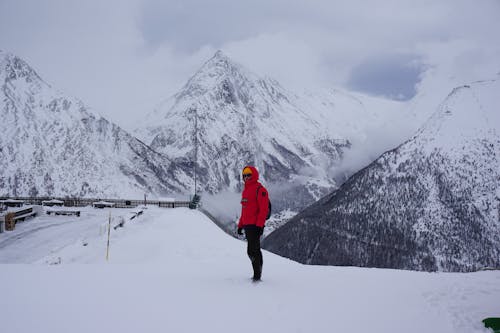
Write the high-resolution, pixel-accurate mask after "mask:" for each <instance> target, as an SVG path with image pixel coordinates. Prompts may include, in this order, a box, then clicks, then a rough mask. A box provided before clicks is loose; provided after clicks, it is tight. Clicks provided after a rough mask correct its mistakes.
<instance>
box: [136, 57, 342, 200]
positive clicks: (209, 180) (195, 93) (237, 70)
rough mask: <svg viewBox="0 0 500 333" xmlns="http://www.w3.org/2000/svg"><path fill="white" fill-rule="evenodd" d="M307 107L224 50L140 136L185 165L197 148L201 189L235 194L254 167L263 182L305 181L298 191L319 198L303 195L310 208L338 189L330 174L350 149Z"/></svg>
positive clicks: (151, 117) (152, 116) (153, 117)
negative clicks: (245, 172)
mask: <svg viewBox="0 0 500 333" xmlns="http://www.w3.org/2000/svg"><path fill="white" fill-rule="evenodd" d="M308 104H309V103H306V102H302V103H301V102H300V101H299V99H298V97H297V96H296V95H295V94H293V93H291V92H289V91H287V90H286V89H284V88H283V87H282V86H281V85H280V84H279V83H278V82H277V81H276V80H272V79H268V78H261V77H259V76H258V75H256V74H254V73H252V72H251V71H249V70H247V69H246V68H245V67H243V66H242V65H239V64H237V63H235V62H233V61H232V60H231V59H229V58H228V57H227V56H226V55H224V54H223V53H222V52H220V51H219V52H217V53H216V54H215V55H214V56H213V57H212V58H211V59H209V60H208V61H207V62H206V63H204V64H203V65H202V66H201V68H200V69H199V70H198V71H197V72H196V73H195V74H194V75H193V76H192V77H191V78H190V79H189V81H188V82H187V83H186V85H185V86H184V87H183V88H182V89H181V91H180V92H178V93H177V94H175V95H174V96H172V97H171V98H170V99H168V100H167V101H166V102H165V103H163V104H162V105H161V106H160V107H159V108H157V109H156V110H155V111H154V112H152V113H151V114H149V115H148V117H147V119H146V121H145V124H143V125H142V126H141V128H140V129H139V130H138V135H139V136H140V137H142V138H143V139H144V142H146V143H151V146H152V148H153V149H155V150H157V151H159V152H162V153H164V154H166V155H167V156H169V157H170V158H172V159H174V160H177V161H178V162H179V163H181V160H184V162H183V163H184V164H186V160H187V161H193V160H194V156H195V141H196V142H197V143H198V151H197V156H198V164H199V170H202V171H203V175H202V176H201V179H200V184H202V185H201V186H203V190H206V191H208V192H211V193H216V192H219V191H221V190H226V189H230V190H235V189H238V188H239V187H240V186H241V183H240V179H239V175H240V172H241V168H242V167H243V166H244V165H245V164H254V165H256V166H258V167H259V168H260V170H261V176H262V180H263V181H264V182H266V181H267V182H277V183H279V182H282V181H284V180H286V181H287V183H290V182H291V183H294V181H295V180H297V179H299V178H300V182H302V184H301V185H300V186H301V188H302V189H303V188H304V183H307V186H308V187H309V188H310V189H311V191H310V192H311V193H312V192H314V195H311V194H310V193H309V194H305V193H306V192H308V191H304V190H302V192H304V193H301V195H303V196H305V197H308V202H311V201H312V199H313V198H314V199H317V198H319V197H320V196H321V195H324V194H325V193H326V191H327V190H328V189H332V188H334V187H335V182H334V180H332V179H331V177H328V176H327V175H326V170H327V169H328V168H329V167H331V166H333V165H334V164H336V163H338V162H339V160H340V159H341V157H342V154H343V151H344V150H345V149H347V148H348V146H349V142H348V140H346V139H345V138H344V137H342V136H340V135H336V133H332V131H329V130H328V124H327V122H319V121H317V120H316V118H314V117H313V116H312V112H311V111H310V110H309V108H308ZM318 113H319V112H318ZM195 133H196V134H195ZM195 137H196V140H195ZM304 170H307V172H306V174H307V176H304V175H303V174H302V173H303V172H305V171H304ZM311 175H314V176H311ZM297 181H298V180H297ZM289 192H290V191H289ZM285 200H286V199H284V201H285ZM288 201H292V200H288ZM296 201H302V199H298V200H296ZM276 207H278V206H276Z"/></svg>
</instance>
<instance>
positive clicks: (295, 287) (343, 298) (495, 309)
mask: <svg viewBox="0 0 500 333" xmlns="http://www.w3.org/2000/svg"><path fill="white" fill-rule="evenodd" d="M111 212H112V214H122V215H124V214H126V211H125V210H119V209H114V210H111ZM108 214H109V210H105V209H104V210H94V209H86V210H84V211H83V212H82V216H81V217H80V218H77V217H64V216H60V217H50V218H48V217H38V218H35V219H33V220H31V221H27V222H24V223H21V224H18V227H16V230H15V231H13V232H6V233H3V234H0V263H2V264H0V308H1V311H0V331H2V332H9V333H10V332H85V333H88V332H93V333H95V332H134V333H137V332H217V333H220V332H238V333H241V332H252V333H254V332H371V333H378V332H380V333H382V332H383V333H387V332H415V333H417V332H418V333H422V332H450V333H451V332H453V333H457V332H464V333H465V332H467V333H470V332H489V331H488V330H486V329H485V328H483V327H482V323H481V320H482V319H483V318H485V317H492V316H496V317H498V316H500V272H498V271H488V272H477V273H467V274H462V273H461V274H458V273H424V272H410V271H398V270H389V269H366V268H354V267H324V266H306V265H301V264H298V263H295V262H292V261H290V260H287V259H284V258H281V257H278V256H275V255H273V254H271V253H268V252H264V271H263V282H261V283H257V284H254V283H252V282H251V280H250V277H251V275H252V274H251V266H250V262H249V260H248V258H247V256H246V244H245V243H244V242H242V241H239V240H236V239H234V238H231V237H230V236H228V235H226V234H225V233H224V232H222V231H221V230H220V229H219V228H218V227H217V226H215V225H214V224H213V223H212V222H211V221H210V220H209V219H208V218H206V217H205V216H204V215H203V214H201V213H200V212H198V211H193V210H188V209H183V208H177V209H160V208H148V209H147V210H146V211H145V213H144V214H143V215H141V216H140V217H139V218H137V219H135V220H132V221H130V222H129V223H127V224H126V225H125V227H124V228H118V229H116V230H111V243H110V253H109V261H106V239H107V233H106V232H104V230H103V226H104V225H106V224H107V218H108ZM117 220H118V219H116V218H115V219H114V220H113V221H114V222H113V224H116V221H117ZM19 263H23V264H19ZM28 263H29V264H28Z"/></svg>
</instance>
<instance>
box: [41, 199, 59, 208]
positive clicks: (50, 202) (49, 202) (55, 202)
mask: <svg viewBox="0 0 500 333" xmlns="http://www.w3.org/2000/svg"><path fill="white" fill-rule="evenodd" d="M63 205H64V201H61V200H56V199H52V200H44V201H42V206H48V207H53V206H59V207H61V206H63Z"/></svg>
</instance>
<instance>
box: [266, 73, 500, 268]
mask: <svg viewBox="0 0 500 333" xmlns="http://www.w3.org/2000/svg"><path fill="white" fill-rule="evenodd" d="M499 105H500V80H493V81H484V82H475V83H473V84H471V85H467V86H463V87H459V88H456V89H455V90H453V91H452V92H451V93H450V94H449V96H448V97H447V98H446V99H445V100H444V102H443V103H442V104H441V105H440V106H439V108H438V110H437V111H436V112H435V113H434V114H433V116H432V117H431V118H430V119H429V120H428V121H427V123H426V124H425V125H424V126H422V128H421V129H420V130H419V131H418V132H417V133H416V134H415V135H414V136H413V137H412V138H411V139H410V140H408V141H407V142H406V143H404V144H402V145H401V146H399V147H398V148H396V149H394V150H392V151H389V152H387V153H385V154H383V155H382V156H381V157H380V158H378V159H377V160H376V161H375V162H373V163H372V164H370V165H369V166H368V167H366V168H364V169H363V170H361V171H359V172H358V173H356V174H355V175H354V176H353V177H351V178H350V179H349V180H348V181H346V182H345V183H344V184H343V185H342V186H341V187H340V188H339V189H338V190H337V191H335V192H333V193H332V194H330V195H328V196H326V197H325V198H323V199H321V200H320V201H319V202H317V203H315V204H313V205H312V206H310V207H308V208H307V209H306V210H304V211H303V212H302V213H300V214H298V215H297V216H296V217H294V218H293V219H292V220H290V221H289V222H288V223H287V224H286V225H285V226H283V227H282V228H280V229H278V230H277V231H275V232H274V233H272V234H271V235H269V236H268V237H267V239H266V248H267V249H269V250H271V251H273V252H275V253H278V254H280V255H283V256H286V257H289V258H292V259H295V260H298V261H300V262H303V263H311V264H327V265H355V266H370V267H393V268H403V269H416V270H429V271H435V270H440V271H474V270H478V269H481V268H485V267H500V219H499V210H500V207H499V203H500V112H499Z"/></svg>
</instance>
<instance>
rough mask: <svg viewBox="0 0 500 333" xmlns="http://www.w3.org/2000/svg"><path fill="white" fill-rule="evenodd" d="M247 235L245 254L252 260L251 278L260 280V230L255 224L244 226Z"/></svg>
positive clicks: (261, 262) (261, 261)
mask: <svg viewBox="0 0 500 333" xmlns="http://www.w3.org/2000/svg"><path fill="white" fill-rule="evenodd" d="M245 235H246V237H247V254H248V257H249V258H250V260H251V261H252V268H253V278H254V279H256V280H260V277H261V275H262V264H263V260H262V251H261V250H260V232H259V229H258V228H257V227H255V226H247V227H245Z"/></svg>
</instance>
